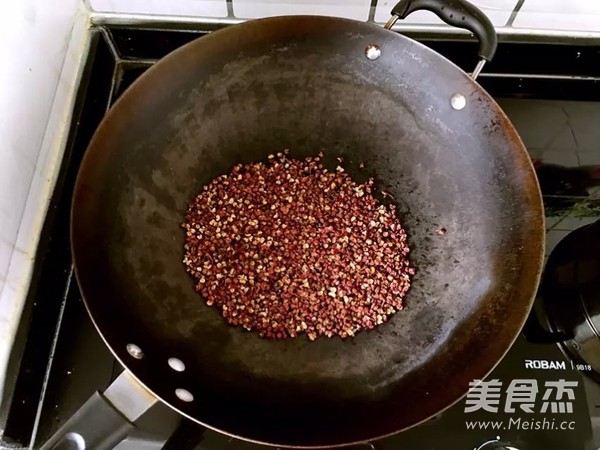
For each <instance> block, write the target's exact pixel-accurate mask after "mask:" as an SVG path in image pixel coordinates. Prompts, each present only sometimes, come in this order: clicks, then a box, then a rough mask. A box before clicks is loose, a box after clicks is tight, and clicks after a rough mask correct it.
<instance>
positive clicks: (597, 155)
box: [577, 124, 600, 166]
mask: <svg viewBox="0 0 600 450" xmlns="http://www.w3.org/2000/svg"><path fill="white" fill-rule="evenodd" d="M599 126H600V124H599ZM598 145H599V147H598V149H596V151H580V152H577V154H578V155H579V164H581V165H582V166H600V142H599V143H598Z"/></svg>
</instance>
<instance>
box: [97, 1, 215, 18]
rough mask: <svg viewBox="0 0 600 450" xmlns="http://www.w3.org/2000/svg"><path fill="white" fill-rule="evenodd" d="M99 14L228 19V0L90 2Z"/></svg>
mask: <svg viewBox="0 0 600 450" xmlns="http://www.w3.org/2000/svg"><path fill="white" fill-rule="evenodd" d="M89 2H90V6H91V8H92V9H93V10H94V11H97V12H110V13H127V14H154V15H170V16H192V17H226V16H227V2H226V0H89Z"/></svg>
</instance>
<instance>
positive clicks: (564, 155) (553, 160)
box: [541, 150, 579, 167]
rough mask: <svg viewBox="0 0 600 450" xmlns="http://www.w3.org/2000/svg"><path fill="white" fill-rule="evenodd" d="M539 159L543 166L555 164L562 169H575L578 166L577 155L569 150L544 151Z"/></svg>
mask: <svg viewBox="0 0 600 450" xmlns="http://www.w3.org/2000/svg"><path fill="white" fill-rule="evenodd" d="M541 159H542V161H543V162H544V163H545V164H556V165H558V166H564V167H577V166H578V165H579V158H578V157H577V153H575V152H572V151H569V150H546V151H544V152H543V153H542V158H541Z"/></svg>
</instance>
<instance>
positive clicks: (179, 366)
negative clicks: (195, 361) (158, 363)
mask: <svg viewBox="0 0 600 450" xmlns="http://www.w3.org/2000/svg"><path fill="white" fill-rule="evenodd" d="M168 363H169V367H170V368H171V369H173V370H174V371H176V372H183V371H184V370H185V364H184V362H183V361H182V360H180V359H179V358H169V360H168Z"/></svg>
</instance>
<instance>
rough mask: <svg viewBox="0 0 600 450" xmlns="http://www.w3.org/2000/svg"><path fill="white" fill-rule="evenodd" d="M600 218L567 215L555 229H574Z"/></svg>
mask: <svg viewBox="0 0 600 450" xmlns="http://www.w3.org/2000/svg"><path fill="white" fill-rule="evenodd" d="M597 220H598V217H569V216H567V217H565V218H564V219H563V220H561V221H560V222H559V223H557V224H556V226H555V227H554V229H555V230H561V231H573V230H576V229H577V228H581V227H583V226H585V225H589V224H592V223H594V222H596V221H597Z"/></svg>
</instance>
